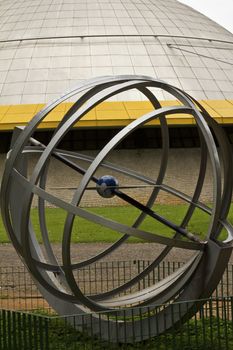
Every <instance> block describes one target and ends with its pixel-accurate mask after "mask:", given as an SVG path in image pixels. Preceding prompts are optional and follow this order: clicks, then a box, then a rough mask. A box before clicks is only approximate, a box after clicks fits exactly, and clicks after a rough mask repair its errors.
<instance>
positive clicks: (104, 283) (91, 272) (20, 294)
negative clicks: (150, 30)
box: [0, 260, 233, 312]
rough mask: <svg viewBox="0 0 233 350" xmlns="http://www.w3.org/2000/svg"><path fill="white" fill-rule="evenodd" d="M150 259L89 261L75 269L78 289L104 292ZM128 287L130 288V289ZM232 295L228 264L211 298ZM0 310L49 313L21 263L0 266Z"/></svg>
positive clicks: (154, 278)
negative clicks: (86, 264)
mask: <svg viewBox="0 0 233 350" xmlns="http://www.w3.org/2000/svg"><path fill="white" fill-rule="evenodd" d="M149 263H150V261H145V260H135V261H112V262H109V261H106V262H101V263H96V264H93V265H91V266H89V267H85V268H83V269H80V270H78V271H77V272H76V278H77V280H78V283H79V287H80V288H81V290H82V291H83V292H84V293H85V294H88V295H92V294H96V293H101V292H105V291H107V290H109V289H112V288H115V287H118V286H119V285H121V284H123V283H125V282H127V281H128V280H129V279H131V278H132V277H133V276H135V275H136V274H138V273H139V272H141V271H143V270H144V269H145V268H146V267H147V266H148V265H149ZM182 265H183V263H182V262H169V261H168V262H166V261H165V262H163V263H161V264H160V265H159V266H158V267H156V268H155V269H154V270H153V271H152V272H151V273H150V274H149V275H148V276H147V277H146V278H143V279H142V280H141V281H140V282H139V283H137V285H136V286H134V287H133V288H132V290H141V289H142V288H145V287H147V286H150V285H153V284H154V283H156V282H158V281H160V280H161V279H163V278H165V277H166V276H169V275H170V274H172V273H173V272H174V271H176V270H177V269H178V268H179V267H181V266H182ZM132 290H131V291H132ZM227 296H233V266H232V265H230V264H229V265H228V266H227V268H226V270H225V273H224V275H223V277H222V279H221V281H220V283H219V285H218V286H217V288H216V290H215V292H214V293H213V297H216V298H218V297H219V298H223V297H227ZM0 309H10V310H17V311H19V310H24V311H33V310H46V312H53V310H52V309H51V308H50V307H49V305H48V304H47V302H46V301H45V300H44V298H43V296H42V295H41V294H40V292H39V291H38V289H37V287H36V285H35V283H34V281H33V280H32V278H31V276H30V274H29V273H28V271H27V269H26V268H25V267H24V266H17V267H15V266H14V267H9V266H8V267H0Z"/></svg>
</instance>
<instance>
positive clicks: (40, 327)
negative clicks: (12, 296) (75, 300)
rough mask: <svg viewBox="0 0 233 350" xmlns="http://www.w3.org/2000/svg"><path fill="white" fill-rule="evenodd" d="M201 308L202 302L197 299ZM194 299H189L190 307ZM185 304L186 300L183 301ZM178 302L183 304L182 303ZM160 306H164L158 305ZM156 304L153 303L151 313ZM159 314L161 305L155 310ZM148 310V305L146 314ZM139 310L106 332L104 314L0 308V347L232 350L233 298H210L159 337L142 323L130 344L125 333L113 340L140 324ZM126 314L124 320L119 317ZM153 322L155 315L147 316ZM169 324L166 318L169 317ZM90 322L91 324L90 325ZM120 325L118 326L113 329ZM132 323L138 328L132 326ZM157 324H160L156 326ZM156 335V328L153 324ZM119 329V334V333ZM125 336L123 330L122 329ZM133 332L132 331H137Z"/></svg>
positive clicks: (15, 349)
mask: <svg viewBox="0 0 233 350" xmlns="http://www.w3.org/2000/svg"><path fill="white" fill-rule="evenodd" d="M196 303H197V305H196V307H197V308H198V303H199V302H198V301H197V302H196ZM188 304H189V303H185V305H186V307H187V308H188ZM183 305H184V303H183ZM177 306H178V307H177ZM157 308H158V309H159V310H161V308H162V306H158V307H157ZM180 308H181V304H176V307H174V309H172V310H174V312H179V309H180ZM150 310H151V307H149V306H148V312H147V317H150ZM154 312H155V313H156V308H155V310H154ZM142 313H145V308H143V311H142V312H141V314H142ZM138 315H140V308H139V309H137V310H136V312H135V310H133V309H132V312H131V313H130V315H129V314H127V317H125V318H124V317H123V316H122V313H121V316H119V315H118V314H117V313H115V314H114V315H113V314H111V315H109V317H108V316H107V314H106V313H105V315H104V317H105V322H106V317H107V320H108V321H107V322H109V324H110V323H111V327H109V329H111V332H109V333H104V332H102V331H101V330H102V321H101V320H102V316H103V315H102V314H98V315H97V317H96V315H94V314H89V315H87V314H85V315H78V316H72V317H71V316H70V317H69V316H67V317H53V316H50V317H48V316H42V315H36V314H30V313H23V312H17V311H5V310H2V311H0V349H2V350H3V349H4V350H6V349H8V350H19V349H20V350H21V349H24V350H63V349H66V350H102V349H106V350H107V349H112V350H113V349H114V350H115V349H125V350H132V349H143V350H144V349H148V350H149V349H151V350H152V349H156V350H178V349H179V350H185V349H189V350H190V349H191V350H200V349H203V350H204V349H205V350H208V349H211V350H217V349H218V350H219V349H224V350H232V349H233V322H232V320H233V298H222V299H209V300H206V301H205V305H204V306H202V307H201V308H200V309H199V311H197V313H196V314H195V316H194V317H193V318H192V319H190V320H188V321H187V322H185V323H184V324H180V325H179V327H177V326H176V327H175V326H174V327H173V326H171V328H170V329H169V330H168V331H167V332H166V333H164V334H162V335H158V336H156V337H154V336H150V332H149V333H148V330H147V331H146V332H147V333H145V331H144V329H143V327H141V332H140V334H139V335H137V337H136V336H135V337H133V336H132V338H131V340H130V341H129V342H128V343H125V341H124V337H123V338H122V336H119V338H117V337H116V338H115V337H114V339H113V338H112V334H114V335H117V334H122V332H121V333H120V331H119V329H118V328H119V327H121V331H122V328H123V329H124V327H125V326H126V323H127V322H129V321H130V322H132V325H133V324H134V321H135V322H136V321H137V322H139V323H140V322H141V320H142V319H141V318H140V317H139V316H138ZM119 317H121V318H122V319H121V324H120V325H119V323H118V322H116V320H119ZM148 322H150V318H148ZM164 322H166V319H164ZM87 325H88V326H87ZM114 327H115V329H114ZM132 327H133V326H132ZM154 327H156V324H155V325H154ZM149 330H151V333H153V329H152V328H151V329H150V328H149ZM118 331H119V332H118ZM123 334H124V332H123ZM132 334H133V332H132Z"/></svg>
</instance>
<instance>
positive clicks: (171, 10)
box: [0, 0, 233, 200]
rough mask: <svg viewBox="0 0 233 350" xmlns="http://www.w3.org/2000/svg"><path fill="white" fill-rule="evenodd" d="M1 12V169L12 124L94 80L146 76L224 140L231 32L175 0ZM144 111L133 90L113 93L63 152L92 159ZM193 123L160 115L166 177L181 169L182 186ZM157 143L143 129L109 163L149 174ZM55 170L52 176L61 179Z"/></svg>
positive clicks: (232, 107)
mask: <svg viewBox="0 0 233 350" xmlns="http://www.w3.org/2000/svg"><path fill="white" fill-rule="evenodd" d="M0 16H1V25H0V151H1V153H2V154H1V155H0V156H1V159H0V161H1V162H0V167H1V169H0V173H1V172H2V168H3V159H4V158H5V153H6V152H7V151H8V150H9V147H10V139H11V135H12V130H13V129H14V128H15V126H17V125H20V126H22V125H26V124H27V123H28V122H29V120H31V118H32V117H33V116H34V115H35V114H36V113H37V112H38V111H39V110H40V109H41V108H43V106H44V105H45V104H47V103H49V102H50V101H52V100H54V99H56V98H58V97H59V96H60V95H61V94H63V93H64V92H66V91H67V90H70V89H72V88H74V87H75V86H76V85H77V84H78V83H80V82H81V81H83V80H85V79H88V78H93V77H98V76H116V75H134V74H136V75H143V76H150V77H153V78H156V79H160V80H164V81H165V82H167V83H169V84H171V85H173V86H175V87H177V88H180V89H182V90H185V91H186V92H187V93H188V94H190V95H191V96H193V97H194V98H195V99H197V100H198V101H199V102H200V103H201V104H202V105H203V106H204V108H205V109H206V110H207V111H208V112H209V113H210V114H211V116H212V117H214V119H215V120H216V121H217V122H218V123H220V124H222V125H223V126H224V129H225V130H226V132H227V134H228V136H229V138H230V140H231V138H232V135H233V128H232V123H233V34H231V33H230V32H228V31H227V30H225V29H224V28H222V27H221V26H219V25H218V24H216V23H215V22H213V21H211V20H210V19H208V18H207V17H205V16H203V15H202V14H200V13H199V12H197V11H195V10H193V9H192V8H190V7H188V6H186V5H184V4H181V3H180V2H178V1H177V0H126V1H121V0H108V1H106V0H98V1H92V0H90V1H88V0H78V1H72V0H68V1H66V0H44V1H39V0H33V1H27V0H24V1H22V0H19V1H17V2H14V1H12V0H2V1H1V4H0ZM156 96H157V98H158V100H159V101H160V102H161V104H162V105H163V106H170V105H174V104H175V105H176V104H177V102H176V101H174V98H173V97H172V96H171V95H170V94H169V93H167V92H164V91H162V90H159V89H158V91H157V92H156ZM72 103H73V100H72V99H69V100H68V101H66V102H65V103H63V104H61V105H60V106H59V108H56V109H55V110H54V111H53V112H52V113H51V115H50V117H49V118H46V119H45V120H44V121H43V123H41V125H40V131H38V133H37V137H38V139H39V140H40V141H42V142H43V143H45V144H46V143H47V142H48V139H49V138H50V136H51V134H52V132H53V131H52V130H53V129H54V127H56V125H57V124H58V122H59V121H60V119H61V117H62V116H63V115H64V113H65V112H66V111H67V110H68V109H69V108H70V107H71V106H72ZM150 108H151V106H150V103H149V102H148V101H145V98H144V97H143V95H142V94H141V93H140V92H138V91H136V90H130V91H128V92H124V93H121V94H118V95H117V96H116V97H112V98H110V99H109V100H108V101H105V102H103V103H102V104H101V105H99V106H98V107H96V108H93V109H92V110H91V111H90V112H89V113H88V115H87V117H86V118H84V119H83V121H82V122H81V123H80V125H79V128H74V129H73V130H72V131H71V132H70V133H69V134H68V135H67V137H66V138H65V139H64V140H63V145H62V146H63V147H65V148H67V149H72V150H78V151H85V152H87V153H88V154H89V153H90V154H92V153H93V152H96V150H98V149H101V148H102V146H103V145H104V144H106V141H107V140H108V138H109V137H111V136H113V135H115V133H116V132H117V131H118V130H119V128H121V127H123V126H125V125H127V124H128V123H129V122H130V121H132V120H134V119H137V118H138V117H140V116H141V115H143V114H145V113H146V112H148V111H150ZM194 124H195V123H194V121H193V118H192V117H188V116H185V115H183V116H182V115H175V116H173V115H170V116H169V117H168V125H169V130H170V147H171V157H170V163H169V169H170V175H168V180H169V179H170V181H173V178H174V177H175V180H176V181H178V182H179V172H177V168H176V166H177V165H178V168H179V169H182V172H183V171H184V172H185V170H188V171H187V179H186V180H185V179H184V178H182V181H181V182H180V186H182V187H185V186H186V187H187V188H188V187H189V185H190V183H191V182H192V176H194V175H195V172H196V170H195V169H196V168H198V167H196V165H197V162H198V159H199V155H198V152H199V138H198V133H197V130H196V128H195V125H194ZM161 142H162V141H161V134H160V129H159V128H158V126H157V125H150V126H148V127H145V128H141V129H138V130H137V132H136V133H135V134H134V135H133V136H132V137H130V138H128V139H127V140H125V142H123V143H122V144H121V145H120V146H119V148H118V149H117V150H115V153H114V154H113V158H114V157H115V158H114V159H115V161H119V159H120V161H121V162H122V164H123V165H126V164H127V165H129V164H131V165H132V167H134V168H135V169H136V170H138V169H141V170H142V168H143V171H144V172H153V171H156V166H157V160H158V158H159V153H160V148H161ZM55 167H56V164H55ZM57 170H58V169H57ZM197 171H198V170H197ZM61 172H62V170H61V169H60V168H59V171H55V172H54V173H55V174H57V175H56V176H58V178H57V179H56V180H57V181H59V183H61V182H62V179H64V177H62V176H61V175H60V173H61ZM181 175H182V176H183V174H181ZM181 175H180V176H181ZM54 176H55V175H54ZM169 176H170V177H169ZM70 179H71V180H70V181H71V182H72V176H70ZM185 181H186V182H185ZM209 181H211V179H210V180H208V179H207V188H208V183H209ZM206 196H207V195H206ZM206 199H207V200H208V196H207V197H206Z"/></svg>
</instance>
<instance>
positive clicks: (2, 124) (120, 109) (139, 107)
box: [0, 100, 233, 130]
mask: <svg viewBox="0 0 233 350" xmlns="http://www.w3.org/2000/svg"><path fill="white" fill-rule="evenodd" d="M200 102H201V103H202V105H203V106H204V108H206V110H207V111H208V112H209V113H210V114H211V116H212V117H213V118H214V119H215V120H216V121H217V122H218V123H220V124H232V123H233V100H201V101H200ZM178 104H179V102H178V101H161V105H162V106H177V105H178ZM71 106H72V103H69V102H67V103H62V104H61V105H59V106H58V107H56V108H55V109H54V110H53V111H52V112H51V113H50V114H49V115H48V116H47V117H46V118H45V119H44V120H43V122H42V123H41V125H40V126H39V127H40V128H41V129H53V128H55V127H56V126H57V124H58V123H59V121H60V120H61V118H62V117H63V115H64V114H65V113H66V112H67V111H68V110H69V108H70V107H71ZM43 107H44V105H43V104H24V105H6V106H3V105H2V106H0V130H12V129H14V127H15V126H17V125H26V124H27V123H28V122H29V121H30V120H31V119H32V117H33V116H34V115H35V114H36V113H37V112H39V111H40V110H41V109H42V108H43ZM152 109H153V107H152V105H151V103H150V102H148V101H127V102H103V103H101V104H100V105H99V106H97V107H96V108H94V109H93V110H91V111H90V112H89V113H88V114H87V115H86V116H85V117H84V118H82V119H81V120H80V121H79V123H78V124H76V125H75V126H79V127H85V128H89V127H117V126H125V125H127V124H129V123H130V122H131V121H132V120H134V119H137V118H139V117H140V116H142V115H143V114H145V113H148V112H150V111H152ZM167 121H168V124H169V125H180V126H182V125H193V124H195V122H194V119H193V117H191V116H190V115H179V114H178V115H169V116H168V117H167ZM158 124H159V122H158V120H154V121H152V122H151V123H150V124H149V125H158Z"/></svg>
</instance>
